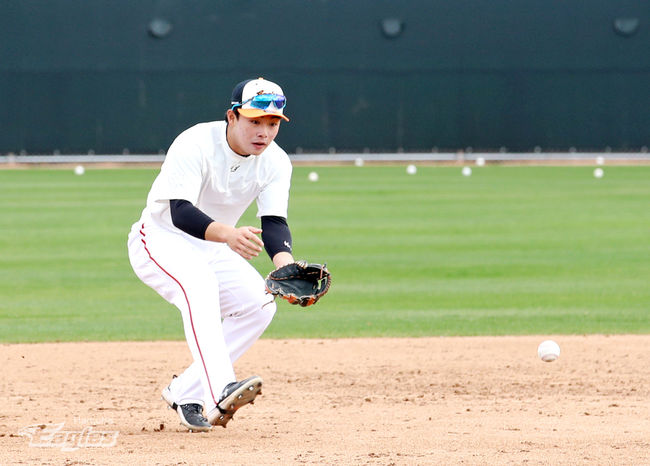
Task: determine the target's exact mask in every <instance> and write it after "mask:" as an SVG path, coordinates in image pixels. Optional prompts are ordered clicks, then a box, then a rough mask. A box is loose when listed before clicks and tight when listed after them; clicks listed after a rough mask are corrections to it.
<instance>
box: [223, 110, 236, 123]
mask: <svg viewBox="0 0 650 466" xmlns="http://www.w3.org/2000/svg"><path fill="white" fill-rule="evenodd" d="M238 119H239V112H238V111H237V110H232V109H228V111H227V112H226V121H227V122H228V123H234V122H235V120H238Z"/></svg>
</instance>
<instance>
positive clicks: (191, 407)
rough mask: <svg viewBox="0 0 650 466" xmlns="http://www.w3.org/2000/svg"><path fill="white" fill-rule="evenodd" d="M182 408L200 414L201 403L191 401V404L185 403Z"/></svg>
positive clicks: (201, 409)
mask: <svg viewBox="0 0 650 466" xmlns="http://www.w3.org/2000/svg"><path fill="white" fill-rule="evenodd" d="M184 408H185V409H186V410H188V411H189V412H191V413H194V414H201V415H202V411H203V408H202V407H201V405H197V404H194V403H192V404H188V405H185V406H184Z"/></svg>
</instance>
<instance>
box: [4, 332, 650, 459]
mask: <svg viewBox="0 0 650 466" xmlns="http://www.w3.org/2000/svg"><path fill="white" fill-rule="evenodd" d="M545 338H548V337H544V338H542V337H530V336H526V337H499V338H492V337H471V338H470V337H467V338H421V339H339V340H261V341H259V342H258V343H257V344H256V345H255V346H254V347H253V348H252V349H251V350H250V351H249V352H248V353H247V354H246V355H245V356H244V357H243V358H242V359H241V360H240V361H239V362H238V363H237V365H236V370H237V373H238V374H239V375H240V376H241V377H245V376H248V375H251V374H259V375H261V376H262V377H263V378H264V380H265V385H264V390H263V395H262V396H261V397H260V398H258V400H257V401H256V403H255V405H254V406H246V407H244V408H242V409H241V411H239V412H238V413H237V415H236V417H235V419H234V420H233V421H231V423H230V424H229V426H228V428H227V429H222V428H216V429H213V430H212V431H211V432H208V433H195V434H192V433H189V432H187V431H186V430H185V429H184V428H182V427H181V426H180V425H179V423H178V418H177V416H176V414H175V413H174V412H173V411H170V410H168V409H166V408H165V405H164V403H163V402H162V401H161V400H160V390H161V389H162V388H163V387H164V386H165V385H166V384H167V383H168V381H169V379H170V377H171V375H172V374H173V373H174V372H178V371H180V370H181V369H182V368H183V367H184V366H185V365H187V364H189V362H190V359H189V352H188V350H187V349H186V346H185V343H184V342H138V343H59V344H56V343H52V344H33V345H31V344H15V345H0V354H1V355H2V361H4V364H5V376H4V378H3V379H2V382H1V385H0V387H1V388H2V390H1V393H0V402H1V404H2V410H1V411H0V413H1V414H0V463H1V464H197V463H210V464H231V465H235V464H242V465H243V464H254V463H255V464H355V465H357V464H381V465H389V464H642V463H647V462H648V459H649V458H650V371H649V370H648V367H650V365H649V360H648V352H647V350H648V347H650V335H629V336H556V337H551V338H554V339H555V340H556V341H557V342H558V343H560V346H561V348H562V355H561V356H560V358H559V359H558V360H557V361H555V362H552V363H544V362H542V361H540V360H539V359H538V358H537V354H536V349H537V345H538V343H539V342H541V341H542V339H545ZM61 423H63V425H62V426H59V427H58V428H59V430H58V433H57V435H50V437H49V440H48V438H47V435H46V434H47V432H48V431H49V432H53V431H54V429H55V426H57V425H60V424H61ZM30 428H31V432H32V437H31V442H30V437H29V436H23V435H20V434H21V432H22V433H25V432H27V431H29V430H30ZM74 432H80V433H81V434H80V435H79V436H78V437H73V433H74ZM102 432H103V433H102ZM66 436H67V437H66ZM112 440H115V444H114V445H113V446H104V447H101V446H98V445H102V444H103V445H109V444H110V442H111V441H112ZM102 442H104V443H102ZM30 443H31V445H30ZM48 445H49V446H48ZM92 445H94V446H92Z"/></svg>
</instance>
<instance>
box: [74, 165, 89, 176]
mask: <svg viewBox="0 0 650 466" xmlns="http://www.w3.org/2000/svg"><path fill="white" fill-rule="evenodd" d="M84 173H86V169H85V168H84V167H83V165H77V166H76V167H74V174H75V175H83V174H84Z"/></svg>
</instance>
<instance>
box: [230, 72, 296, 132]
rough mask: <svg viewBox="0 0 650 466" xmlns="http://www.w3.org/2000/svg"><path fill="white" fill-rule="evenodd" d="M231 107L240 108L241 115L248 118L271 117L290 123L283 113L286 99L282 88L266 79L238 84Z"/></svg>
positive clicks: (250, 80) (233, 93)
mask: <svg viewBox="0 0 650 466" xmlns="http://www.w3.org/2000/svg"><path fill="white" fill-rule="evenodd" d="M258 96H264V97H258ZM230 105H232V107H231V108H233V109H234V108H236V107H238V108H239V113H241V114H242V115H244V116H245V117H247V118H257V117H261V116H265V115H271V116H279V117H280V118H282V119H283V120H286V121H289V118H287V117H286V115H284V112H283V111H284V106H285V105H286V97H285V96H284V92H282V88H281V87H280V86H278V85H277V84H275V83H274V82H271V81H267V80H266V79H264V78H257V79H247V80H246V81H242V82H240V83H239V84H237V85H236V86H235V88H234V89H233V91H232V98H231V102H230Z"/></svg>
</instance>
